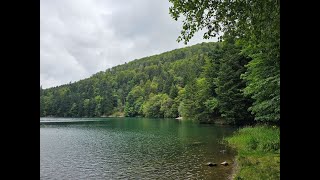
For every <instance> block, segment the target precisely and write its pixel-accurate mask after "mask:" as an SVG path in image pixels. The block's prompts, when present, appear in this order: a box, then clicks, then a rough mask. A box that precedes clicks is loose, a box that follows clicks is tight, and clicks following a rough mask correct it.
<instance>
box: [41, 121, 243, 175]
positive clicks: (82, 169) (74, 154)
mask: <svg viewBox="0 0 320 180" xmlns="http://www.w3.org/2000/svg"><path fill="white" fill-rule="evenodd" d="M236 129H237V128H236V127H231V126H218V125H212V124H196V123H192V122H189V121H180V120H176V119H149V118H40V179H216V180H219V179H228V177H229V176H230V174H231V173H232V166H233V163H234V156H235V152H233V150H231V149H229V148H228V147H227V146H225V145H223V144H221V143H220V141H221V140H222V138H223V137H226V136H230V135H231V134H232V133H233V132H234V131H235V130H236ZM221 150H226V151H223V152H221ZM223 161H227V162H229V163H230V165H229V166H222V165H220V163H221V162H223ZM207 162H214V163H218V166H216V167H209V166H206V163H207Z"/></svg>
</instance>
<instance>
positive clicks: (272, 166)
mask: <svg viewBox="0 0 320 180" xmlns="http://www.w3.org/2000/svg"><path fill="white" fill-rule="evenodd" d="M225 140H226V141H227V142H228V144H229V145H230V146H231V147H233V148H235V149H236V150H237V151H238V155H237V157H236V158H237V163H238V169H237V171H236V174H235V177H234V179H250V180H255V179H272V180H274V179H280V129H279V128H278V127H275V126H255V127H245V128H242V129H240V130H239V131H237V132H236V133H235V134H234V135H233V136H232V137H229V138H226V139H225Z"/></svg>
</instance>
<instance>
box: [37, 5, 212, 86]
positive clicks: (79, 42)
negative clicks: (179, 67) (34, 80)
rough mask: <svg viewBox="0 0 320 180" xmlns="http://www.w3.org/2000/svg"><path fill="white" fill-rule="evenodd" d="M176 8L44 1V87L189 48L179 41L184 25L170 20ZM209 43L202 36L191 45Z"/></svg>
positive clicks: (41, 29) (41, 39) (42, 77)
mask: <svg viewBox="0 0 320 180" xmlns="http://www.w3.org/2000/svg"><path fill="white" fill-rule="evenodd" d="M170 6H171V4H170V3H169V2H168V0H41V1H40V85H42V87H43V88H48V87H53V86H57V85H62V84H65V83H69V82H70V81H72V82H74V81H78V80H80V79H83V78H87V77H89V76H91V75H92V74H94V73H97V72H99V71H105V70H106V69H108V68H111V67H113V66H116V65H118V64H123V63H125V62H129V61H132V60H134V59H138V58H142V57H145V56H150V55H154V54H159V53H162V52H165V51H169V50H172V49H176V48H180V47H184V44H183V43H182V42H181V43H177V42H176V39H177V37H178V36H179V34H180V31H181V27H182V23H181V22H177V21H174V20H173V19H172V18H171V17H170V15H169V7H170ZM213 40H214V39H212V40H210V41H213ZM203 41H205V40H203V39H202V34H201V33H198V34H196V36H195V37H194V38H193V39H192V40H191V41H190V43H188V46H189V45H193V44H197V43H200V42H203ZM206 41H207V40H206Z"/></svg>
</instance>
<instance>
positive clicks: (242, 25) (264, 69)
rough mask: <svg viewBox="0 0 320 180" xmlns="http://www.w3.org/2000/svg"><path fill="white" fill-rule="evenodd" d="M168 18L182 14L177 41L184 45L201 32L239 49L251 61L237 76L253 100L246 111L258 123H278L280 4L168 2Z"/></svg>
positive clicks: (258, 1)
mask: <svg viewBox="0 0 320 180" xmlns="http://www.w3.org/2000/svg"><path fill="white" fill-rule="evenodd" d="M169 1H170V2H171V3H172V4H173V6H172V7H170V8H169V13H170V14H171V16H172V18H173V19H175V20H178V18H179V17H180V16H181V15H183V16H184V17H185V19H184V20H183V27H182V31H181V35H180V36H179V37H178V42H180V41H184V43H185V44H187V42H188V41H189V40H190V39H191V38H192V37H193V35H194V33H195V32H197V31H199V30H202V29H205V30H206V32H205V33H204V35H203V37H204V38H205V39H209V38H211V37H216V36H217V35H218V36H219V33H223V35H222V36H221V35H220V37H219V39H220V40H222V39H225V40H228V39H233V40H236V41H237V43H239V44H241V45H242V47H243V54H246V55H248V56H250V57H251V58H252V61H251V62H249V64H248V65H247V71H246V72H245V73H244V74H243V75H242V76H241V77H242V78H243V79H244V80H245V81H246V87H245V89H244V93H245V94H246V95H247V96H249V97H251V98H252V99H254V103H253V105H252V107H251V108H250V111H251V112H252V113H253V114H254V115H255V119H256V120H259V121H278V120H280V1H278V0H271V1H267V0H238V1H218V0H199V1H191V0H169Z"/></svg>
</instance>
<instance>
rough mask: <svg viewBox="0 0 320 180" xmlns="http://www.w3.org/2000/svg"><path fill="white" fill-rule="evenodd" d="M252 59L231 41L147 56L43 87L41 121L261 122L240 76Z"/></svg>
mask: <svg viewBox="0 0 320 180" xmlns="http://www.w3.org/2000/svg"><path fill="white" fill-rule="evenodd" d="M250 60H251V58H249V57H248V56H245V55H243V53H241V47H240V45H235V43H234V42H230V41H228V42H227V41H225V42H212V43H201V44H197V45H194V46H190V47H186V48H181V49H176V50H173V51H170V52H165V53H162V54H159V55H154V56H150V57H145V58H142V59H138V60H134V61H131V62H129V63H126V64H122V65H118V66H116V67H113V68H110V69H107V70H106V71H105V72H99V73H97V74H94V75H93V76H91V77H90V78H87V79H84V80H80V81H78V82H74V83H69V84H65V85H62V86H58V87H53V88H48V89H42V88H41V87H40V116H41V117H44V116H54V117H102V116H103V117H104V116H122V115H124V116H128V117H136V116H144V117H157V118H175V117H178V116H182V117H184V118H190V119H193V120H196V121H200V122H209V121H214V120H216V119H221V118H222V119H224V120H226V121H227V122H229V123H237V124H242V123H248V122H250V121H252V120H253V119H254V118H256V119H258V120H261V119H260V118H259V117H258V116H257V114H256V116H255V114H254V113H253V111H250V108H252V107H253V104H254V100H253V99H252V98H251V97H250V96H246V95H245V94H244V92H243V90H244V88H245V87H246V82H245V80H244V79H243V78H241V76H242V75H244V74H245V73H246V69H247V68H246V65H247V64H248V63H249V62H250ZM273 113H277V112H273ZM272 116H274V117H277V116H278V115H277V114H274V115H272Z"/></svg>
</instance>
